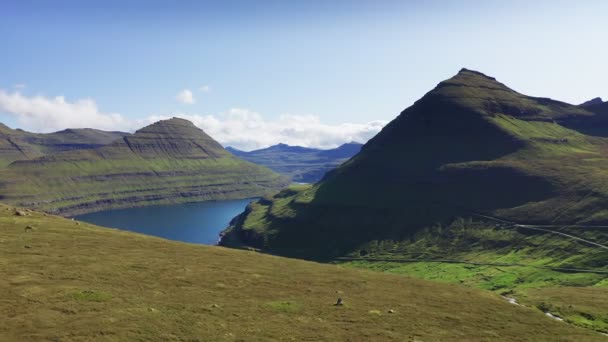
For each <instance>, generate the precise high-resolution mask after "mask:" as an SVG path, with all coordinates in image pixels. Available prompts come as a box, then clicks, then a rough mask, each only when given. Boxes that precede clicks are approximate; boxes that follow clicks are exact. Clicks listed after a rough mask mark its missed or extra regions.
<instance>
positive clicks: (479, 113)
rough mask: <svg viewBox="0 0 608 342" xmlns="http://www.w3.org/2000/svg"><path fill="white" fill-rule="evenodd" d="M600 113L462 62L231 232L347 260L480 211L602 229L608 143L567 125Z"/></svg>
mask: <svg viewBox="0 0 608 342" xmlns="http://www.w3.org/2000/svg"><path fill="white" fill-rule="evenodd" d="M594 116H595V114H594V113H592V112H588V111H585V110H583V109H581V108H579V107H576V106H571V105H568V104H565V103H562V102H557V101H552V100H549V99H543V98H532V97H527V96H524V95H521V94H519V93H517V92H515V91H513V90H510V89H509V88H507V87H506V86H504V85H503V84H501V83H498V82H497V81H496V80H494V79H493V78H490V77H487V76H485V75H483V74H480V73H477V72H473V71H469V70H466V69H464V70H462V71H461V72H460V73H459V74H458V75H456V76H455V77H453V78H452V79H449V80H447V81H444V82H442V83H440V84H439V85H438V86H437V87H436V88H435V89H434V90H432V91H431V92H429V93H428V94H426V95H425V96H424V97H423V98H422V99H420V100H419V101H417V102H416V103H415V104H414V105H413V106H411V107H410V108H408V109H406V110H405V111H403V113H401V115H399V117H397V118H396V119H395V120H393V121H392V122H391V123H390V124H388V125H387V126H386V127H385V128H384V129H383V130H382V131H381V132H380V133H379V134H378V135H377V136H376V137H374V138H373V139H372V140H370V141H369V142H368V143H367V144H366V145H365V146H364V147H363V149H362V151H361V153H359V154H358V155H357V156H355V157H354V158H353V159H351V160H350V161H348V162H347V163H345V164H344V165H342V166H341V167H339V168H338V169H336V170H335V171H333V172H331V173H330V174H329V175H328V176H327V177H325V179H324V180H323V181H321V182H320V183H318V184H316V185H314V186H313V187H311V188H308V189H306V190H305V191H292V190H287V191H284V192H283V193H281V194H279V195H277V196H275V197H274V198H270V199H264V200H262V201H260V202H259V203H257V204H254V205H253V206H252V208H250V210H249V211H250V212H251V215H250V216H251V217H248V218H244V219H243V218H242V219H240V220H236V221H235V225H234V226H233V227H232V228H233V229H231V230H230V233H229V234H228V235H232V237H230V238H231V239H232V240H239V239H240V240H244V242H245V243H246V244H250V245H254V246H256V247H263V248H267V249H270V250H273V249H285V250H289V252H288V253H290V254H293V255H296V254H298V255H308V256H314V255H325V256H340V255H344V254H346V253H348V252H350V251H352V250H354V249H356V248H357V247H358V246H359V245H361V244H364V243H366V242H369V241H371V240H384V239H392V240H402V239H407V238H409V237H410V236H411V235H412V234H414V233H415V232H416V231H418V230H419V229H420V228H422V227H428V226H432V225H433V224H435V223H436V222H440V223H443V224H449V223H450V222H452V221H453V220H454V219H455V218H456V217H469V216H470V215H471V214H472V213H483V214H486V215H491V216H497V217H502V218H507V219H510V220H513V221H518V222H523V223H555V224H575V223H578V224H605V223H608V210H607V209H606V208H608V177H606V173H605V172H604V170H606V169H607V168H608V158H607V155H608V154H607V153H606V152H607V151H608V140H607V139H603V138H598V137H592V136H588V135H584V134H582V133H580V132H578V131H576V130H573V129H569V128H566V127H564V126H562V125H560V124H559V123H558V122H560V121H563V120H586V119H589V118H593V117H594ZM227 241H228V238H227ZM320 241H328V243H320ZM307 250H308V251H307Z"/></svg>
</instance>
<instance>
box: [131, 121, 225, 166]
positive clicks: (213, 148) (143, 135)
mask: <svg viewBox="0 0 608 342" xmlns="http://www.w3.org/2000/svg"><path fill="white" fill-rule="evenodd" d="M123 140H124V142H125V143H126V144H127V145H128V146H129V148H131V150H133V151H134V152H136V153H139V154H143V155H147V156H154V155H157V154H162V155H166V156H170V157H180V158H194V159H199V158H208V157H222V156H224V155H225V154H226V151H225V150H224V148H223V147H222V145H220V144H219V143H218V142H217V141H215V140H214V139H213V138H211V137H210V136H209V135H207V133H205V132H204V131H203V130H202V129H200V128H198V127H197V126H195V125H194V124H193V123H192V122H191V121H188V120H186V119H181V118H175V117H174V118H171V119H167V120H160V121H157V122H155V123H153V124H151V125H148V126H146V127H144V128H141V129H139V130H137V131H136V132H135V134H133V135H131V136H128V137H124V139H123Z"/></svg>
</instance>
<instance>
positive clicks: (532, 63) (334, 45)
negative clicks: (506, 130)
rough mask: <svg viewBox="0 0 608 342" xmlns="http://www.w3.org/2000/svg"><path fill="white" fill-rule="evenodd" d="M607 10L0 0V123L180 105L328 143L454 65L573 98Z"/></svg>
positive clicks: (591, 77)
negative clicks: (189, 97) (180, 95)
mask: <svg viewBox="0 0 608 342" xmlns="http://www.w3.org/2000/svg"><path fill="white" fill-rule="evenodd" d="M606 13H608V2H607V1H601V0H598V1H559V0H553V1H542V0H539V1H518V0H513V1H492V0H488V1H466V0H463V1H450V0H445V1H424V2H422V1H420V2H414V1H411V2H408V1H379V0H376V1H371V0H370V1H358V0H352V1H315V0H309V1H295V0H293V1H253V0H251V1H207V2H205V1H153V0H152V1H43V0H40V1H28V0H19V1H11V0H3V1H1V2H0V46H2V57H1V59H0V61H1V63H0V89H1V90H0V121H1V122H4V123H7V124H9V125H10V126H12V127H23V128H25V129H30V130H35V131H52V130H57V129H61V128H66V127H65V126H70V127H86V126H92V127H97V128H102V129H117V130H132V129H134V128H137V126H138V125H142V124H145V123H149V122H150V121H151V120H153V119H157V118H162V117H167V116H172V115H178V116H183V117H187V118H190V119H192V120H193V121H194V122H195V123H196V124H197V125H199V126H202V128H203V129H205V130H207V131H210V133H212V135H213V136H215V137H216V138H218V140H220V142H223V143H225V144H233V145H237V146H240V147H242V148H245V149H251V148H255V147H263V146H266V145H269V144H271V143H276V142H279V141H278V140H287V142H290V143H294V144H302V145H310V146H320V147H329V146H333V145H337V144H338V143H340V142H345V141H346V140H350V139H353V140H365V139H367V138H369V137H371V136H372V135H373V134H374V133H375V132H377V130H378V129H379V128H380V127H381V125H382V124H384V123H386V121H389V120H391V119H393V118H394V117H395V116H396V115H397V114H398V113H399V112H400V111H401V110H402V109H404V108H406V107H408V106H409V105H411V104H412V103H413V102H414V101H415V100H416V99H418V98H420V97H421V96H422V95H424V93H426V92H427V91H428V90H430V89H432V88H433V87H434V86H435V85H436V84H437V83H438V82H440V81H441V80H443V79H446V78H449V77H451V76H452V75H454V74H455V73H456V72H458V70H459V69H460V68H462V67H467V68H471V69H476V70H479V71H482V72H484V73H486V74H489V75H492V76H494V77H496V78H498V79H499V80H500V81H502V82H503V83H506V84H507V85H509V86H510V87H512V88H514V89H516V90H518V91H520V92H523V93H526V94H530V95H535V96H546V97H551V98H555V99H559V100H563V101H566V102H571V103H579V102H583V101H585V100H587V99H590V98H592V97H596V96H603V97H608V87H607V86H606V78H607V76H608V67H607V64H606V61H608V45H607V44H606V43H605V42H606V41H607V40H608V37H607V35H608V21H607V20H605V18H606ZM184 90H186V95H188V91H189V92H191V94H192V98H193V101H194V103H182V102H184V101H183V100H188V96H186V97H185V98H183V97H182V98H181V100H182V101H181V102H180V101H179V100H178V99H177V96H178V94H180V92H183V91H184ZM59 96H61V98H58V97H59ZM3 102H4V104H3ZM186 102H188V101H186ZM45 111H47V112H50V113H51V114H48V113H45ZM79 113H84V114H79ZM239 120H240V121H243V120H245V121H250V122H249V123H243V122H240V121H239ZM294 125H296V126H295V128H299V127H300V126H301V128H302V129H301V130H300V131H299V132H296V134H292V133H293V128H294ZM298 125H300V126H298ZM230 127H234V129H231V128H230ZM290 128H291V129H292V130H289V129H290ZM256 129H259V131H258V132H251V131H255V130H256ZM296 131H297V129H296ZM286 132H291V133H286ZM283 142H285V141H283Z"/></svg>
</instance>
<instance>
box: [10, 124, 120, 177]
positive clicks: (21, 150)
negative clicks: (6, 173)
mask: <svg viewBox="0 0 608 342" xmlns="http://www.w3.org/2000/svg"><path fill="white" fill-rule="evenodd" d="M126 135H129V134H128V133H123V132H104V131H100V130H96V129H90V128H84V129H66V130H63V131H60V132H54V133H49V134H39V133H30V132H26V131H23V130H19V129H11V128H9V127H7V126H5V125H3V124H1V123H0V167H4V166H7V165H8V164H10V163H12V162H14V161H16V160H26V159H33V158H37V157H40V156H43V155H45V154H52V153H57V152H61V151H70V150H79V149H90V148H96V147H101V146H103V145H107V144H110V143H112V142H114V141H116V140H118V139H120V138H122V137H123V136H126Z"/></svg>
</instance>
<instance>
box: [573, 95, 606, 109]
mask: <svg viewBox="0 0 608 342" xmlns="http://www.w3.org/2000/svg"><path fill="white" fill-rule="evenodd" d="M602 103H604V101H603V100H602V98H601V97H596V98H594V99H591V100H589V101H585V102H583V103H581V104H580V105H579V106H580V107H588V106H593V105H598V104H602Z"/></svg>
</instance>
